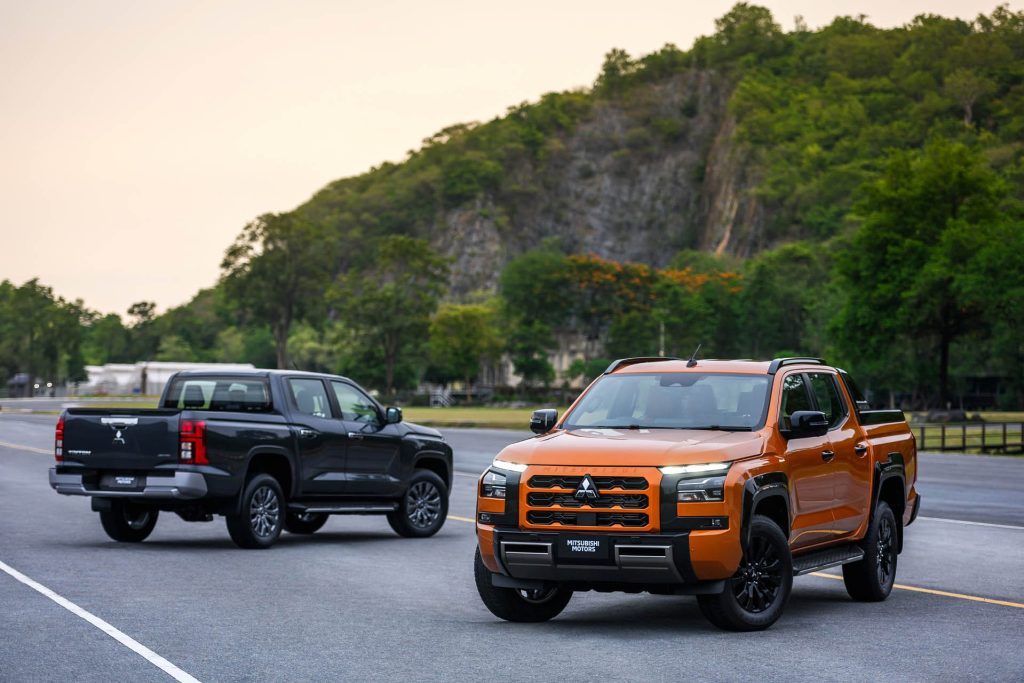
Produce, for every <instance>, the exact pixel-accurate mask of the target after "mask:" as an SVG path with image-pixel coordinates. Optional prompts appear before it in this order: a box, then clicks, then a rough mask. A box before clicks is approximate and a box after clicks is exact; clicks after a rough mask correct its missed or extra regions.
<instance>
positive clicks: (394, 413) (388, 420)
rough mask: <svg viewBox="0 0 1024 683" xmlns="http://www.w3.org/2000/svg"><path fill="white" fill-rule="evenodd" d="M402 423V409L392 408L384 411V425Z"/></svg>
mask: <svg viewBox="0 0 1024 683" xmlns="http://www.w3.org/2000/svg"><path fill="white" fill-rule="evenodd" d="M401 421H402V409H401V408H398V407H396V406H392V407H390V408H388V409H386V410H385V411H384V424H389V425H393V424H398V423H399V422H401Z"/></svg>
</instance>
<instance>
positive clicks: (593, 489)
mask: <svg viewBox="0 0 1024 683" xmlns="http://www.w3.org/2000/svg"><path fill="white" fill-rule="evenodd" d="M599 495H601V494H600V493H599V492H598V490H597V485H596V484H595V483H594V479H593V478H592V477H591V476H590V475H589V474H586V475H584V476H583V481H581V482H580V486H579V488H578V489H576V498H577V499H579V500H596V499H597V497H598V496H599Z"/></svg>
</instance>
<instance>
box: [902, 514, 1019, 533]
mask: <svg viewBox="0 0 1024 683" xmlns="http://www.w3.org/2000/svg"><path fill="white" fill-rule="evenodd" d="M918 519H927V520H928V521H929V522H949V523H950V524H966V525H968V526H990V527H993V528H996V529H1022V530H1024V526H1014V525H1013V524H993V523H992V522H968V521H967V520H966V519H947V518H945V517H918Z"/></svg>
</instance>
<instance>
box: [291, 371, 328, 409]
mask: <svg viewBox="0 0 1024 683" xmlns="http://www.w3.org/2000/svg"><path fill="white" fill-rule="evenodd" d="M288 388H289V389H291V392H292V397H293V398H294V399H295V407H296V408H297V409H298V411H299V412H300V413H302V414H303V415H312V416H313V417H330V416H331V404H330V402H329V401H328V400H327V391H326V390H325V389H324V383H323V382H321V381H320V380H318V379H290V380H288Z"/></svg>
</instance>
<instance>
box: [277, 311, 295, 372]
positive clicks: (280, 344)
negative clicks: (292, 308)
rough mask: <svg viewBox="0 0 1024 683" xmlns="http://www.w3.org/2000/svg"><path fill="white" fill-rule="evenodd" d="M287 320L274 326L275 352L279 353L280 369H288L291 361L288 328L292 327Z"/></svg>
mask: <svg viewBox="0 0 1024 683" xmlns="http://www.w3.org/2000/svg"><path fill="white" fill-rule="evenodd" d="M290 327H291V325H289V324H288V323H287V322H284V321H280V322H278V323H276V324H275V325H274V327H273V334H274V352H275V353H276V355H277V368H278V370H288V369H289V368H290V365H291V364H290V363H289V361H288V328H290Z"/></svg>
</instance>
